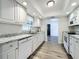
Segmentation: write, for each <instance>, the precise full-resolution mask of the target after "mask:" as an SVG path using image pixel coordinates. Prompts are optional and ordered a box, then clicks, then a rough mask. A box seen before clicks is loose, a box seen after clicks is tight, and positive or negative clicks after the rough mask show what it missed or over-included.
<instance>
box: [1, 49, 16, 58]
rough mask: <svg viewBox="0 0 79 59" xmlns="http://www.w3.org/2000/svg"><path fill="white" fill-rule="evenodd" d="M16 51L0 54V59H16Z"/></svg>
mask: <svg viewBox="0 0 79 59" xmlns="http://www.w3.org/2000/svg"><path fill="white" fill-rule="evenodd" d="M16 53H17V51H16V50H11V51H6V52H3V54H2V59H18V56H17V55H16Z"/></svg>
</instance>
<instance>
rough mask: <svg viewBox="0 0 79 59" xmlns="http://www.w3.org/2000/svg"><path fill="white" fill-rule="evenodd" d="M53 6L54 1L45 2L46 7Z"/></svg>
mask: <svg viewBox="0 0 79 59" xmlns="http://www.w3.org/2000/svg"><path fill="white" fill-rule="evenodd" d="M54 4H55V1H54V0H50V1H48V2H47V6H48V7H52V6H53V5H54Z"/></svg>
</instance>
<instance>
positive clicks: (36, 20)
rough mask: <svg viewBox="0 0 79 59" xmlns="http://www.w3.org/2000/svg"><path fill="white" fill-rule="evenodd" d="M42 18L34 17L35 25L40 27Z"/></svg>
mask: <svg viewBox="0 0 79 59" xmlns="http://www.w3.org/2000/svg"><path fill="white" fill-rule="evenodd" d="M40 26H41V24H40V19H39V18H38V17H34V21H33V27H40Z"/></svg>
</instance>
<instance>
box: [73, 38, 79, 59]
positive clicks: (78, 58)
mask: <svg viewBox="0 0 79 59" xmlns="http://www.w3.org/2000/svg"><path fill="white" fill-rule="evenodd" d="M75 40H76V39H75ZM74 51H75V54H74V56H75V58H74V59H79V53H78V51H79V41H78V40H76V41H75V50H74Z"/></svg>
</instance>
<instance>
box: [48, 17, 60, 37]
mask: <svg viewBox="0 0 79 59" xmlns="http://www.w3.org/2000/svg"><path fill="white" fill-rule="evenodd" d="M58 23H59V21H58V19H57V18H51V19H49V20H48V24H50V25H51V27H50V28H51V29H50V31H51V36H58V35H59V33H58Z"/></svg>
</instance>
